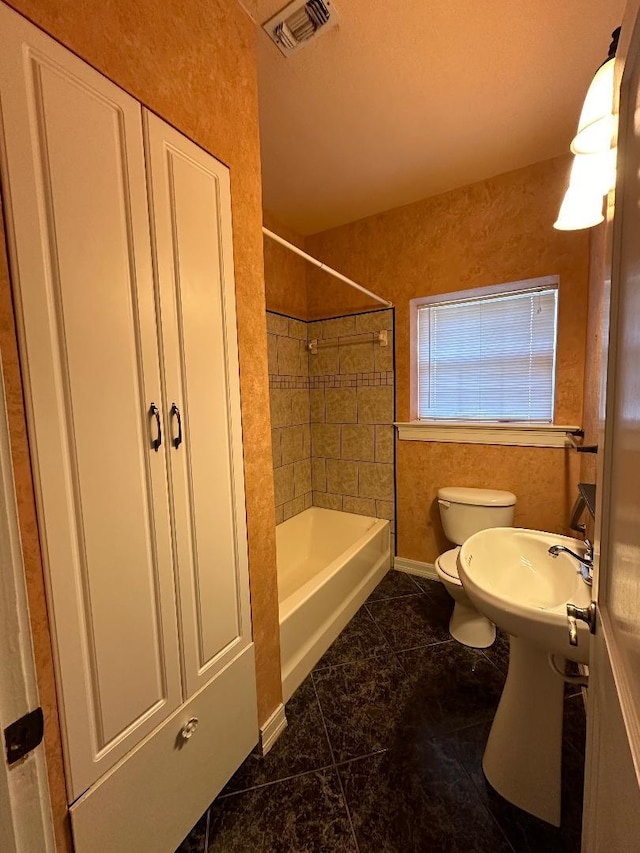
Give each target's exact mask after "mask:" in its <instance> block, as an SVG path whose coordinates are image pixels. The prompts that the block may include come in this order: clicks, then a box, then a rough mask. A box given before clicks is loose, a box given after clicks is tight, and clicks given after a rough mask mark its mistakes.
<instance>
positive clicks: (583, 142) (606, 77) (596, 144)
mask: <svg viewBox="0 0 640 853" xmlns="http://www.w3.org/2000/svg"><path fill="white" fill-rule="evenodd" d="M614 64H615V59H608V60H607V61H606V62H605V63H604V65H601V66H600V68H598V70H597V71H596V73H595V76H594V78H593V80H592V81H591V85H590V86H589V90H588V91H587V96H586V98H585V99H584V105H583V107H582V112H581V113H580V121H579V122H578V132H577V134H576V136H575V137H574V139H573V142H572V143H571V150H572V151H573V153H574V154H596V153H598V152H601V151H608V150H609V148H610V147H611V139H612V137H613V131H614V128H615V119H614V117H613V91H614V88H613V87H614V77H613V70H614Z"/></svg>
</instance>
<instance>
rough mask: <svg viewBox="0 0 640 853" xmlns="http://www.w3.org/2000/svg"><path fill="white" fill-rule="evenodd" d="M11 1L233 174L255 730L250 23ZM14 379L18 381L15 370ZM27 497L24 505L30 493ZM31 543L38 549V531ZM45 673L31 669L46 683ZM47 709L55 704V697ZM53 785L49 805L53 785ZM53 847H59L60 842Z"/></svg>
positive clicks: (271, 649)
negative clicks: (252, 636) (252, 639)
mask: <svg viewBox="0 0 640 853" xmlns="http://www.w3.org/2000/svg"><path fill="white" fill-rule="evenodd" d="M11 5H12V6H13V7H14V8H15V9H16V10H17V11H19V12H22V14H24V15H26V16H27V17H28V18H30V19H31V20H32V21H33V22H34V23H35V24H37V25H38V26H40V27H41V28H42V29H44V30H45V31H46V32H48V33H49V34H51V35H52V36H53V37H54V38H56V39H57V40H58V41H60V42H61V43H62V44H63V45H65V46H67V47H69V48H70V49H71V50H73V51H74V52H75V53H77V54H78V55H79V56H80V57H81V58H83V59H85V60H86V61H87V62H89V63H90V64H91V65H93V66H94V67H95V68H97V69H98V70H99V71H101V72H102V73H103V74H105V75H106V76H107V77H109V78H110V79H111V80H113V81H114V82H116V83H117V84H119V85H120V86H121V87H122V88H123V89H125V90H127V91H128V92H130V93H131V94H132V95H133V96H134V97H136V98H137V99H139V100H140V101H141V102H142V103H143V104H144V105H145V106H147V107H149V108H150V109H152V110H153V111H154V112H156V113H157V114H158V115H160V116H162V117H163V118H164V119H166V120H167V121H169V122H170V123H171V124H172V125H174V126H175V127H177V128H178V129H179V130H181V131H182V132H183V133H185V134H186V135H187V136H189V137H190V138H191V139H193V140H194V141H196V142H197V143H199V144H200V145H201V146H202V147H203V148H205V149H206V150H207V151H210V152H211V153H212V154H213V155H215V156H216V157H217V158H218V159H220V160H222V161H223V162H225V163H226V164H227V165H228V166H229V168H230V170H231V195H232V207H233V226H234V234H233V241H234V259H235V270H236V294H237V313H238V343H239V350H240V374H241V376H240V378H241V392H242V402H243V405H242V419H243V434H244V451H245V480H246V499H247V523H248V535H249V561H250V579H251V601H252V611H253V635H254V640H255V646H256V658H257V663H256V666H257V678H258V697H259V698H258V702H259V709H258V711H259V717H260V720H261V722H264V721H265V720H266V719H267V718H268V717H269V715H270V714H271V713H272V712H273V710H274V709H275V708H276V707H277V705H278V704H279V703H280V701H281V681H280V659H279V625H278V599H277V586H276V559H275V523H274V519H275V509H274V498H273V470H272V465H271V442H270V424H269V389H268V382H267V338H266V318H265V294H264V280H263V253H262V235H261V226H262V204H261V176H260V150H259V136H258V103H257V79H256V75H257V70H256V47H255V26H254V24H253V23H252V22H251V21H250V19H249V17H248V16H247V15H246V13H245V12H244V11H243V10H242V8H241V7H240V5H239V4H238V3H237V2H236V0H208V2H207V3H202V2H200V0H165V2H163V3H162V4H160V5H159V4H158V3H157V2H156V1H155V0H136V2H135V3H132V2H129V0H110V2H107V3H105V2H103V0H13V2H11ZM2 251H3V247H2V246H0V252H2ZM0 311H1V317H0V319H1V320H2V323H3V324H6V325H7V326H11V325H12V323H13V318H12V317H11V315H10V312H11V307H10V305H9V304H8V301H7V300H4V301H3V302H2V303H0ZM2 343H3V344H4V341H3V342H2ZM2 356H3V359H4V357H5V351H4V346H3V350H2ZM5 367H6V365H5ZM15 371H16V376H15V377H14V379H15V381H17V382H19V376H18V374H17V365H16V366H15ZM18 397H19V393H18ZM20 405H21V401H20ZM24 500H25V501H27V502H28V501H29V500H32V496H31V494H30V491H28V493H27V495H26V496H25V497H24ZM31 547H33V548H36V547H37V539H36V534H35V530H33V531H32V542H31ZM29 592H30V604H31V609H32V618H33V620H34V628H37V630H38V631H40V632H44V633H45V634H46V631H47V623H46V612H45V609H44V602H43V599H42V584H41V580H38V579H36V581H34V583H32V584H31V585H30V590H29ZM36 623H37V624H36ZM48 666H49V665H48V664H47V662H46V661H45V660H43V659H42V658H41V659H40V660H39V661H38V667H39V669H40V668H41V667H44V668H45V671H44V675H45V676H46V679H49V669H48ZM43 685H44V682H42V681H41V691H45V692H46V689H48V688H46V687H44V686H43ZM49 705H53V706H54V705H55V697H50V701H49ZM51 787H52V792H53V798H54V803H55V801H56V796H58V794H59V792H58V787H59V785H58V781H56V779H55V778H52V780H51ZM57 792H58V793H57ZM58 817H59V815H58ZM59 844H60V849H63V847H62V845H63V841H62V840H61V841H59Z"/></svg>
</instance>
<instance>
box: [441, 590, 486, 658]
mask: <svg viewBox="0 0 640 853" xmlns="http://www.w3.org/2000/svg"><path fill="white" fill-rule="evenodd" d="M449 633H450V634H451V636H452V637H453V639H454V640H457V641H458V642H459V643H462V645H463V646H470V647H471V648H472V649H486V648H488V647H489V646H491V645H493V642H494V641H495V638H496V626H495V625H494V624H493V622H491V620H490V619H487V617H486V616H483V615H482V614H481V613H479V612H478V611H477V610H476V608H475V607H474V606H473V605H472V604H465V602H463V601H456V603H455V606H454V608H453V613H452V614H451V620H450V622H449Z"/></svg>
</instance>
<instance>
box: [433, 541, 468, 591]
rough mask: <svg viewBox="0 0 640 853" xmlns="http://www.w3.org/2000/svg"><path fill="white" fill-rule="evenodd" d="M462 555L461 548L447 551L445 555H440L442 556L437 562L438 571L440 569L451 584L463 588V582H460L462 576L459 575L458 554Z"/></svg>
mask: <svg viewBox="0 0 640 853" xmlns="http://www.w3.org/2000/svg"><path fill="white" fill-rule="evenodd" d="M459 553H460V546H458V547H457V548H452V549H451V550H450V551H445V552H444V554H440V556H439V557H438V558H437V560H436V569H440V571H441V572H442V574H443V575H446V576H447V578H448V579H449V580H450V581H451V583H455V584H458V585H459V586H462V581H461V580H460V575H459V574H458V554H459Z"/></svg>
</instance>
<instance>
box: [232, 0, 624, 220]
mask: <svg viewBox="0 0 640 853" xmlns="http://www.w3.org/2000/svg"><path fill="white" fill-rule="evenodd" d="M247 5H248V6H249V8H250V10H251V11H252V12H254V13H255V19H256V20H258V21H259V22H260V23H262V22H264V21H265V20H267V19H268V18H269V17H270V16H271V15H273V14H274V13H275V12H277V11H279V9H280V8H282V7H283V6H284V5H286V3H285V2H284V0H247ZM335 5H336V6H337V9H338V14H339V19H340V23H339V26H338V28H337V29H334V30H331V31H329V32H327V33H326V34H324V35H322V36H320V37H318V38H317V39H315V40H314V41H312V42H310V43H309V44H308V45H307V46H306V47H305V48H304V49H302V50H300V51H298V52H297V53H296V54H294V55H293V56H291V57H289V58H285V57H284V56H282V55H281V54H280V52H279V51H278V50H277V48H276V47H275V45H274V44H273V43H272V42H271V41H270V40H269V38H268V37H267V36H266V34H265V33H264V32H263V31H262V30H260V33H259V36H258V42H259V53H258V56H259V60H258V62H259V86H260V124H261V139H262V168H263V189H264V207H265V209H266V210H268V211H270V212H271V213H273V214H275V216H276V217H278V218H279V219H280V220H281V221H282V222H283V223H285V224H286V225H288V226H289V227H291V228H293V229H295V230H297V231H298V232H300V233H302V234H311V233H315V232H317V231H321V230H324V229H327V228H331V227H334V226H337V225H342V224H344V223H345V222H351V221H354V220H356V219H360V218H362V217H364V216H368V215H370V214H374V213H378V212H380V211H382V210H388V209H390V208H392V207H396V206H398V205H402V204H408V203H410V202H412V201H416V200H418V199H421V198H425V197H426V196H429V195H434V194H436V193H440V192H443V191H446V190H448V189H452V188H454V187H458V186H464V185H465V184H468V183H472V182H473V181H478V180H482V179H483V178H487V177H490V176H492V175H497V174H500V173H502V172H507V171H509V170H511V169H516V168H519V167H521V166H526V165H529V164H530V163H535V162H537V161H540V160H545V159H547V158H549V157H553V156H556V155H557V154H560V153H562V152H564V151H566V150H567V147H568V145H569V142H570V140H571V138H572V136H573V134H574V133H575V126H576V123H577V120H578V115H579V112H580V106H581V103H582V100H583V98H584V94H585V91H586V88H587V86H588V84H589V81H590V79H591V77H592V75H593V72H594V71H595V69H596V68H597V67H598V65H599V64H600V63H601V62H602V61H603V60H604V59H605V57H606V53H607V49H608V46H609V42H610V33H611V30H612V29H614V27H616V26H617V25H618V24H619V23H620V21H621V19H622V13H623V9H624V5H625V2H624V0H335Z"/></svg>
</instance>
